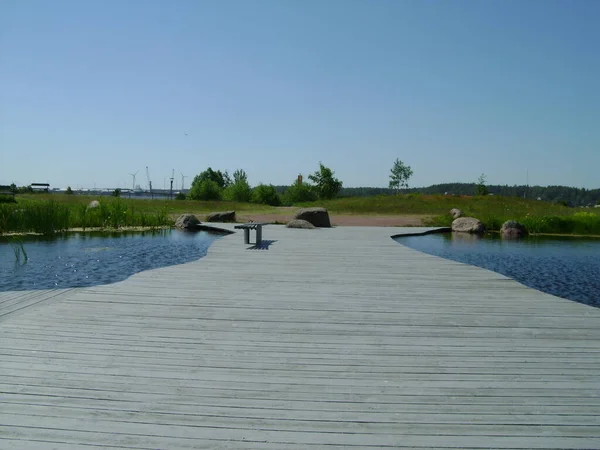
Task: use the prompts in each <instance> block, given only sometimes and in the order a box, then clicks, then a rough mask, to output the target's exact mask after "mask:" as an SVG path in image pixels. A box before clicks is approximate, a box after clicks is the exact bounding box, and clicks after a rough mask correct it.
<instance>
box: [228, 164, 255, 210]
mask: <svg viewBox="0 0 600 450" xmlns="http://www.w3.org/2000/svg"><path fill="white" fill-rule="evenodd" d="M225 173H227V172H225ZM227 178H229V175H227ZM223 198H224V199H225V200H229V201H233V202H249V201H250V199H251V198H252V188H251V187H250V185H249V184H248V176H247V175H246V172H244V171H243V170H242V169H238V170H236V171H235V172H233V182H231V180H230V184H229V185H228V186H227V187H226V188H225V190H224V191H223Z"/></svg>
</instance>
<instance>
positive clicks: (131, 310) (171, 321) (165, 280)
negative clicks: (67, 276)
mask: <svg viewBox="0 0 600 450" xmlns="http://www.w3.org/2000/svg"><path fill="white" fill-rule="evenodd" d="M226 227H228V228H231V227H232V225H226ZM411 231H413V230H411ZM264 232H265V237H266V238H268V239H273V240H275V242H274V243H273V244H272V245H271V246H270V247H269V250H260V251H258V250H256V251H255V250H246V247H247V246H244V245H242V244H241V243H240V242H239V236H237V237H236V236H231V237H225V238H222V239H219V240H217V241H216V242H215V243H214V244H213V246H211V248H210V249H209V252H208V256H207V257H205V258H203V259H201V260H199V261H196V262H193V263H189V264H185V265H181V266H173V267H167V268H161V269H156V270H152V271H148V272H143V273H140V274H136V275H134V276H132V277H130V278H129V279H127V280H125V281H122V282H119V283H115V284H112V285H105V286H95V287H91V288H86V289H77V290H73V292H71V293H70V294H69V295H66V293H65V294H64V295H62V294H61V295H57V296H56V297H55V298H53V299H52V300H51V301H45V297H44V296H45V295H46V296H47V295H48V294H47V293H42V292H21V293H3V294H0V313H1V311H2V310H1V308H2V304H4V305H11V307H13V306H12V305H18V304H19V302H21V303H20V305H21V306H23V308H20V309H19V313H18V314H8V315H5V316H4V317H3V318H0V343H1V344H2V345H1V346H0V423H2V427H0V447H2V446H3V445H4V444H6V445H10V446H11V448H17V449H19V448H32V449H35V448H65V449H73V450H79V449H80V448H153V449H156V448H169V449H176V448H278V449H292V448H294V449H299V448H322V447H324V446H326V447H327V448H328V449H330V450H332V449H335V448H351V447H360V448H384V447H393V448H400V447H402V448H411V447H419V448H423V447H432V448H452V447H454V448H456V447H460V448H596V447H598V445H596V444H597V443H598V442H600V432H599V430H600V423H599V417H600V384H599V382H598V381H597V376H596V374H597V373H598V369H599V368H600V358H598V356H600V327H599V326H598V325H599V324H600V314H599V311H598V310H596V309H594V308H590V307H587V306H585V305H580V304H577V303H574V302H570V301H567V300H564V299H559V298H557V297H552V296H549V295H546V294H543V293H540V292H537V291H535V290H532V289H529V288H526V287H524V286H522V285H520V284H518V283H515V282H514V281H512V280H510V279H508V278H506V277H504V276H502V275H500V274H496V273H493V272H489V271H486V270H482V269H479V268H475V267H471V266H466V265H463V264H459V263H456V262H453V261H446V260H442V259H439V258H435V257H432V256H430V255H424V254H422V253H419V252H416V251H414V250H410V249H407V248H405V247H403V246H401V245H398V244H397V243H395V242H394V241H392V240H391V239H390V238H389V236H390V235H393V234H397V233H399V232H402V230H401V229H382V228H369V227H366V228H351V227H349V228H337V229H328V230H312V231H311V230H289V229H285V228H283V227H273V226H268V227H265V229H264ZM36 299H38V300H39V299H42V301H39V302H38V301H35V300H36ZM2 302H3V303H2ZM27 302H29V303H27ZM29 305H31V306H29ZM28 444H31V445H29V446H28Z"/></svg>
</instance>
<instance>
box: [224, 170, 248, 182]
mask: <svg viewBox="0 0 600 450" xmlns="http://www.w3.org/2000/svg"><path fill="white" fill-rule="evenodd" d="M225 173H227V172H225ZM227 176H229V174H228V175H227ZM242 181H244V182H246V183H247V182H248V175H246V171H244V170H243V169H237V170H235V171H234V172H233V182H234V183H239V182H242Z"/></svg>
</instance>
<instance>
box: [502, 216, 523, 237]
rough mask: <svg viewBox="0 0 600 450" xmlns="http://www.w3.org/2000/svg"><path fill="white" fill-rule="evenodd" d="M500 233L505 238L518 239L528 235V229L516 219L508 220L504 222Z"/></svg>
mask: <svg viewBox="0 0 600 450" xmlns="http://www.w3.org/2000/svg"><path fill="white" fill-rule="evenodd" d="M500 235H501V236H502V238H504V239H518V238H522V237H523V236H527V229H526V228H525V226H524V225H523V224H520V223H519V222H517V221H515V220H507V221H506V222H504V224H502V228H501V229H500Z"/></svg>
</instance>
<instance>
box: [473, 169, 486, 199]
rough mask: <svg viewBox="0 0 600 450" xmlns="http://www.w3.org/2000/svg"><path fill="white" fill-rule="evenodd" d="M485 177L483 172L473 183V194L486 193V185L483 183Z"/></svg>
mask: <svg viewBox="0 0 600 450" xmlns="http://www.w3.org/2000/svg"><path fill="white" fill-rule="evenodd" d="M485 181H486V177H485V174H484V173H482V174H481V175H480V176H479V178H477V184H476V185H475V195H488V194H489V191H488V187H487V186H486V184H485Z"/></svg>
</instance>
